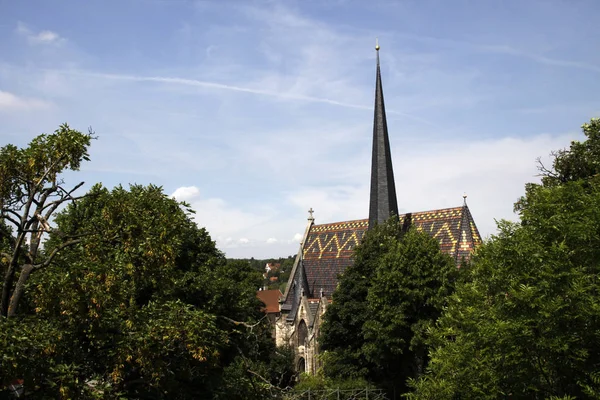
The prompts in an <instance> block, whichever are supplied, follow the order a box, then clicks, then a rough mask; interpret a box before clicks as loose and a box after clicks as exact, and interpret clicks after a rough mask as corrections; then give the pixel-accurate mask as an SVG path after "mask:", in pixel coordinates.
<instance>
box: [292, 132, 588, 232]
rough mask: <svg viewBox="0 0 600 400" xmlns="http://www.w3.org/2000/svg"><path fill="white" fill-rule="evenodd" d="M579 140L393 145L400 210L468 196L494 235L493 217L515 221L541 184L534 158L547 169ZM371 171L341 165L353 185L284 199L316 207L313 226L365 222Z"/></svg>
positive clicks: (449, 204) (449, 203) (433, 206)
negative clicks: (523, 200) (529, 192)
mask: <svg viewBox="0 0 600 400" xmlns="http://www.w3.org/2000/svg"><path fill="white" fill-rule="evenodd" d="M579 138H580V135H579V134H565V135H560V136H550V135H537V136H534V137H530V138H510V137H509V138H500V139H494V140H487V141H480V142H465V141H462V142H460V141H454V142H444V143H438V144H437V145H433V146H432V145H424V146H421V147H413V148H411V151H410V152H404V153H402V152H401V150H402V144H401V143H396V146H394V147H393V148H392V155H393V163H394V176H395V180H396V188H397V197H398V206H399V208H400V210H399V211H400V212H401V213H404V212H416V211H425V210H431V209H437V208H446V207H456V206H459V205H461V204H462V201H463V199H462V195H463V193H466V194H467V195H468V198H467V202H468V204H469V208H470V209H471V212H472V214H473V217H474V218H475V222H476V223H477V226H478V228H479V229H480V231H481V234H482V235H484V236H487V235H489V234H492V233H494V232H495V230H496V225H495V222H494V219H511V220H516V219H517V216H516V215H515V214H514V213H513V211H512V210H513V204H514V202H515V201H516V200H517V199H518V198H519V197H520V196H521V195H523V194H524V185H525V183H527V182H535V181H538V180H539V178H538V177H536V175H537V172H538V171H537V169H536V163H535V160H536V159H537V158H538V157H541V159H542V160H543V161H545V165H550V164H551V162H550V160H549V157H548V155H549V153H550V151H552V150H555V149H559V148H562V147H565V146H566V145H568V143H569V142H570V140H573V139H579ZM369 167H370V165H369V164H365V165H360V166H357V165H354V163H352V160H348V161H347V162H345V163H340V165H339V168H340V169H347V170H348V171H351V172H352V175H353V176H354V177H355V179H354V181H353V182H350V181H348V182H346V185H336V186H321V187H304V188H300V189H298V190H297V191H293V192H291V193H289V195H288V200H289V202H291V203H292V204H294V205H295V206H297V207H298V208H299V209H305V208H306V207H312V208H314V210H315V218H316V221H315V222H316V223H317V224H319V223H328V222H335V221H343V220H351V219H362V218H367V217H368V207H369V175H368V174H369ZM307 173H309V174H310V171H307ZM299 224H300V221H298V224H297V225H296V226H294V227H290V230H291V229H294V228H296V229H297V227H298V225H299Z"/></svg>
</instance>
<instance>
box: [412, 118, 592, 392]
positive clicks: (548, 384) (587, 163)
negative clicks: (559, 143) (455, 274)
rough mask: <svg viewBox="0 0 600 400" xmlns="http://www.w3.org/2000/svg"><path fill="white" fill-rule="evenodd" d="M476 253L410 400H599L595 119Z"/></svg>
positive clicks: (441, 322) (528, 189) (437, 330)
mask: <svg viewBox="0 0 600 400" xmlns="http://www.w3.org/2000/svg"><path fill="white" fill-rule="evenodd" d="M583 130H584V133H585V135H586V136H587V140H586V141H585V142H573V143H572V144H571V148H570V149H566V150H561V151H558V152H556V153H554V155H555V158H554V162H553V167H552V169H551V170H548V169H546V168H545V167H544V166H541V171H542V173H543V178H542V183H541V184H528V185H527V186H526V193H525V195H524V196H523V197H522V198H521V199H520V200H519V202H518V203H517V204H516V206H515V209H516V210H517V211H518V212H519V214H520V217H521V223H520V224H514V223H510V222H506V221H501V222H500V223H499V226H498V233H497V234H496V235H495V236H493V237H492V238H491V239H490V240H489V241H488V242H487V243H485V244H484V245H483V246H482V247H481V248H480V249H479V250H478V252H477V254H476V257H475V259H474V263H473V264H472V266H471V268H470V270H469V271H468V272H467V274H468V276H467V278H466V279H465V280H464V282H462V283H461V284H460V285H458V287H457V290H456V293H455V294H454V295H453V296H452V297H451V299H450V302H449V305H448V308H447V310H446V312H445V313H444V315H443V316H442V317H441V318H440V320H439V323H438V326H437V327H436V328H435V329H434V330H433V332H432V340H431V344H432V346H433V349H432V351H431V359H432V362H431V364H430V368H429V373H428V374H427V375H426V376H425V377H423V378H421V379H419V380H417V381H413V382H412V385H413V387H414V389H415V392H414V393H413V394H412V395H411V396H410V398H413V399H433V398H435V399H456V398H481V399H496V398H506V397H510V398H523V399H542V398H564V399H566V398H598V397H600V374H599V373H598V371H600V361H598V360H600V341H599V339H600V336H599V334H598V332H600V285H599V282H598V274H599V272H600V176H598V166H599V165H600V152H598V149H599V148H600V121H599V120H597V119H596V120H592V121H591V122H590V123H589V124H585V125H584V126H583Z"/></svg>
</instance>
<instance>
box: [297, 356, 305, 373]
mask: <svg viewBox="0 0 600 400" xmlns="http://www.w3.org/2000/svg"><path fill="white" fill-rule="evenodd" d="M298 372H306V361H304V358H302V357H300V359H299V360H298Z"/></svg>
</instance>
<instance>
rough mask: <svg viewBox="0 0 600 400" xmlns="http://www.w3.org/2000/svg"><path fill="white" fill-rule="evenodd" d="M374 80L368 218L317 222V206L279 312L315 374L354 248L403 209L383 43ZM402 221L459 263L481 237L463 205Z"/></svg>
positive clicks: (303, 362)
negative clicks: (326, 323) (326, 321)
mask: <svg viewBox="0 0 600 400" xmlns="http://www.w3.org/2000/svg"><path fill="white" fill-rule="evenodd" d="M375 50H376V52H377V75H376V81H375V116H374V121H373V150H372V164H371V192H370V204H369V218H368V219H360V220H354V221H343V222H332V223H327V224H315V219H314V216H313V211H312V209H311V210H310V211H309V218H308V224H307V226H306V229H305V232H304V236H303V237H302V241H301V243H300V249H299V251H298V254H297V256H296V259H295V262H294V266H293V268H292V272H291V274H290V278H289V280H288V283H287V286H286V290H285V293H284V294H283V296H282V297H281V300H280V317H279V319H278V320H277V321H276V327H275V336H276V342H277V345H278V346H283V345H289V346H290V347H291V348H292V349H293V350H294V353H295V362H296V368H297V370H298V371H299V372H307V373H309V374H315V373H316V371H317V369H318V368H319V367H320V363H319V358H318V355H319V343H318V337H319V328H320V326H321V321H322V318H323V314H324V313H325V311H326V310H327V306H328V305H329V304H330V302H331V295H332V293H333V291H334V290H335V289H336V287H337V283H338V276H339V275H340V274H341V273H343V272H344V270H345V269H346V268H348V267H349V266H350V265H352V263H353V251H354V248H355V246H357V245H358V244H360V242H361V239H362V237H363V235H364V234H365V232H366V231H367V230H368V229H369V227H373V226H374V225H375V224H379V223H383V222H384V221H386V220H387V219H388V218H389V217H390V216H392V215H398V202H397V198H396V186H395V183H394V171H393V168H392V156H391V152H390V141H389V136H388V129H387V121H386V116H385V104H384V101H383V87H382V83H381V69H380V65H379V45H377V46H375ZM398 217H399V219H400V223H402V224H407V225H408V224H410V225H411V226H412V227H413V228H414V229H418V230H419V231H423V232H426V233H428V234H429V235H431V236H432V237H433V238H434V239H436V240H437V241H438V243H439V245H440V249H441V250H442V251H443V252H445V253H447V254H448V255H450V256H451V257H452V258H453V259H454V260H455V262H456V263H457V265H458V264H459V263H460V262H461V260H463V259H465V260H468V259H469V258H470V256H471V254H472V253H473V251H474V249H475V248H476V247H477V246H478V245H479V244H480V243H481V238H480V236H479V232H478V230H477V226H476V225H475V221H474V220H473V217H472V216H471V213H470V211H469V208H468V207H467V203H466V198H465V201H464V202H463V204H462V205H459V206H458V207H453V208H445V209H440V210H431V211H421V212H413V213H406V214H401V215H398Z"/></svg>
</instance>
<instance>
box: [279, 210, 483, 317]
mask: <svg viewBox="0 0 600 400" xmlns="http://www.w3.org/2000/svg"><path fill="white" fill-rule="evenodd" d="M399 218H400V222H401V223H404V222H405V221H406V220H407V219H410V223H411V225H412V226H413V227H414V228H415V229H417V230H419V231H422V232H426V233H428V234H429V235H431V237H433V238H435V239H436V240H437V241H438V243H439V244H440V249H441V250H442V251H443V252H445V253H447V254H448V255H450V256H451V257H452V258H453V259H454V260H455V262H456V263H457V265H459V264H460V262H461V260H462V259H463V257H464V258H465V259H467V260H468V259H469V258H470V255H471V254H472V253H473V251H474V249H475V247H476V246H478V245H479V244H480V243H481V237H480V235H479V231H478V230H477V227H476V225H475V222H474V221H473V217H472V216H471V212H470V211H469V208H468V207H467V205H466V204H465V205H464V206H461V207H454V208H445V209H440V210H431V211H423V212H415V213H407V214H402V215H400V216H399ZM407 222H408V221H407ZM368 225H369V220H368V219H361V220H355V221H345V222H335V223H331V224H323V225H312V226H311V227H310V230H309V232H308V236H307V238H306V241H305V243H304V246H303V248H302V258H301V260H300V264H299V265H298V268H297V270H296V271H295V274H294V276H293V277H290V281H289V283H288V285H294V282H296V283H297V284H298V286H300V287H303V288H304V291H305V292H306V295H307V296H309V297H318V296H320V293H321V290H323V293H324V294H325V295H326V296H328V297H330V296H331V294H332V293H333V291H334V290H335V288H336V287H337V282H338V276H339V274H341V273H342V272H344V270H345V269H346V268H347V267H348V266H350V265H352V263H353V262H354V259H353V250H354V247H356V245H358V244H359V243H360V241H361V239H362V237H363V235H364V233H365V232H366V230H367V228H368ZM287 294H288V295H287V297H286V299H285V301H284V306H283V307H282V308H283V309H288V310H290V311H291V312H290V315H289V316H288V318H294V316H295V313H294V310H295V307H293V302H294V298H295V297H296V296H294V295H292V291H290V292H289V293H287Z"/></svg>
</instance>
